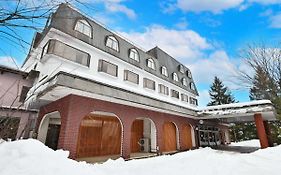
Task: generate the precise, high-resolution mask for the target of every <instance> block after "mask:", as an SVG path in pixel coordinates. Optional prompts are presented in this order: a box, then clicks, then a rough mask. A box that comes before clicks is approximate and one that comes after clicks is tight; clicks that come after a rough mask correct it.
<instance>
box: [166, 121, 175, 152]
mask: <svg viewBox="0 0 281 175" xmlns="http://www.w3.org/2000/svg"><path fill="white" fill-rule="evenodd" d="M163 139H164V149H163V151H164V152H169V151H176V150H177V132H176V126H175V125H174V124H173V123H172V122H166V123H164V125H163Z"/></svg>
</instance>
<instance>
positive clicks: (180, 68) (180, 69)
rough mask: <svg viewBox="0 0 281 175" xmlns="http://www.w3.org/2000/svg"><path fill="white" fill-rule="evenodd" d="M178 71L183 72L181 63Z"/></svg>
mask: <svg viewBox="0 0 281 175" xmlns="http://www.w3.org/2000/svg"><path fill="white" fill-rule="evenodd" d="M179 72H181V73H184V68H183V65H179Z"/></svg>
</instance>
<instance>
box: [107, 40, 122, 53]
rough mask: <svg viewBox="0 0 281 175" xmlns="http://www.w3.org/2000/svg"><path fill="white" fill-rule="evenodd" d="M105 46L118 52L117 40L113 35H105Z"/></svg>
mask: <svg viewBox="0 0 281 175" xmlns="http://www.w3.org/2000/svg"><path fill="white" fill-rule="evenodd" d="M105 46H106V47H109V48H111V49H113V50H115V51H117V52H119V44H118V40H117V39H116V38H115V37H114V36H107V38H106V42H105Z"/></svg>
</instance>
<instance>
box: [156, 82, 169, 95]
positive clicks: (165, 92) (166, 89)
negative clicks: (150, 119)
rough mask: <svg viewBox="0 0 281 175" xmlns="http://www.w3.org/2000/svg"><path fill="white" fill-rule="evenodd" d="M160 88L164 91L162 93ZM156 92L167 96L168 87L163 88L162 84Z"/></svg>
mask: <svg viewBox="0 0 281 175" xmlns="http://www.w3.org/2000/svg"><path fill="white" fill-rule="evenodd" d="M161 87H163V89H164V91H162V90H161V89H162V88H161ZM158 89H159V90H158V92H159V93H160V94H164V95H169V87H168V86H165V85H164V84H158Z"/></svg>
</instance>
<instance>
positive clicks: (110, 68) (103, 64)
mask: <svg viewBox="0 0 281 175" xmlns="http://www.w3.org/2000/svg"><path fill="white" fill-rule="evenodd" d="M99 71H100V72H105V73H108V74H110V75H112V76H115V77H117V76H118V66H117V65H115V64H112V63H109V62H107V61H105V60H99Z"/></svg>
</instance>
